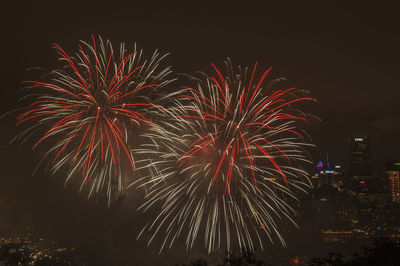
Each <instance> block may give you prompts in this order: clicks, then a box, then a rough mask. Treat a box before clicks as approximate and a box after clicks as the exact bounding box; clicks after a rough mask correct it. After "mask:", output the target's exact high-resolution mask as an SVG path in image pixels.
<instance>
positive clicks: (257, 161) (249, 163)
mask: <svg viewBox="0 0 400 266" xmlns="http://www.w3.org/2000/svg"><path fill="white" fill-rule="evenodd" d="M212 68H213V71H214V73H215V76H209V75H206V74H204V73H202V74H201V76H200V77H198V78H195V77H191V78H192V80H193V81H194V84H195V85H194V86H191V87H190V86H187V87H183V90H182V91H181V92H180V93H179V97H178V99H177V100H176V101H175V105H174V106H172V107H170V108H168V109H166V110H164V111H163V112H164V115H165V116H166V119H165V120H164V121H163V123H160V124H159V125H158V126H157V127H155V128H153V132H152V133H151V134H148V135H147V136H146V137H147V138H149V141H148V143H147V144H145V145H143V146H142V148H141V149H138V150H136V151H135V152H137V153H138V154H143V155H144V156H147V157H146V158H143V159H141V160H138V161H137V163H138V165H140V166H139V167H138V170H140V171H149V173H150V174H148V175H147V176H145V177H143V178H142V179H140V180H139V182H142V183H141V185H140V186H144V187H146V188H147V189H148V191H149V192H148V195H147V196H146V198H145V202H144V204H143V205H142V206H141V207H140V208H139V209H141V210H143V211H144V212H149V211H150V210H151V209H153V210H154V209H156V210H158V211H157V212H158V214H157V215H156V217H155V218H154V219H152V220H151V222H149V223H147V224H146V225H145V226H144V228H143V230H142V231H141V232H140V234H139V237H141V236H142V235H143V234H145V233H146V232H149V233H150V235H151V238H150V240H149V244H150V242H151V241H152V240H153V239H154V237H155V236H156V235H158V234H160V235H161V234H162V236H161V237H163V238H164V243H163V244H162V246H161V249H160V252H161V251H162V249H163V248H164V247H165V246H166V245H167V244H169V247H171V246H172V245H173V243H174V241H176V239H178V237H179V236H180V235H182V234H183V232H185V233H187V236H186V241H185V244H186V247H187V249H190V248H191V247H192V246H193V245H194V243H195V240H196V239H197V238H198V237H199V235H203V240H204V244H205V246H206V247H207V248H208V251H209V252H210V251H212V250H214V249H215V248H216V247H221V246H222V245H226V246H225V248H227V249H228V250H230V248H231V243H232V241H234V242H236V243H237V245H238V248H240V249H241V248H245V249H248V250H254V248H255V244H256V242H258V243H259V246H260V247H261V248H263V238H262V237H261V235H262V234H261V233H265V234H266V235H267V237H268V238H269V240H270V241H273V235H275V236H277V237H278V239H279V241H280V242H281V243H282V244H283V245H285V242H284V239H283V237H282V236H281V234H280V233H279V231H278V226H277V224H276V222H275V220H276V219H281V218H284V217H286V218H288V219H289V220H290V221H292V222H293V223H294V221H293V220H292V219H291V218H290V216H291V214H292V213H293V209H292V208H291V207H290V204H289V201H288V198H294V199H295V196H294V190H295V189H299V190H304V189H305V188H306V187H308V186H309V185H310V181H309V179H308V174H307V172H306V171H305V170H303V168H302V164H303V163H309V160H308V156H307V153H306V151H305V148H307V147H308V146H312V145H310V144H307V143H305V142H304V141H303V135H302V134H303V132H302V131H300V129H299V127H298V125H299V123H298V121H306V120H307V119H306V117H305V114H303V113H302V112H300V111H299V110H296V109H294V108H293V107H292V106H291V105H292V104H293V103H296V102H298V101H308V100H313V99H311V98H308V97H298V95H299V94H307V92H305V91H302V90H298V89H295V88H290V89H287V90H273V86H274V84H276V82H277V81H278V80H272V81H270V82H266V79H267V75H268V73H269V72H270V70H271V68H270V69H268V70H266V71H265V72H264V73H263V74H262V75H261V78H260V79H259V80H258V81H257V82H255V79H256V73H257V71H256V68H257V64H255V66H254V68H253V70H252V71H251V77H250V78H249V76H248V71H247V68H246V69H242V68H240V67H239V69H238V71H236V70H234V69H233V67H232V64H231V62H230V60H229V59H228V60H227V61H226V71H225V72H223V71H220V70H219V69H218V68H217V67H216V66H215V65H213V64H212ZM168 118H171V119H168ZM137 184H139V183H138V182H136V183H135V184H134V185H137ZM157 206H161V209H158V207H157Z"/></svg>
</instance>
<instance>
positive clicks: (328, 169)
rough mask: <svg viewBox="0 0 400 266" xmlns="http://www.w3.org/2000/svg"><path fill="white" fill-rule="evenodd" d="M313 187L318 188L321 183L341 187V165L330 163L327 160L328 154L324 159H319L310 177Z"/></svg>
mask: <svg viewBox="0 0 400 266" xmlns="http://www.w3.org/2000/svg"><path fill="white" fill-rule="evenodd" d="M311 179H312V183H313V186H314V187H317V188H319V187H320V186H321V185H322V184H327V185H331V186H333V187H335V188H336V189H338V190H341V189H342V185H343V181H342V179H343V175H342V170H341V166H340V165H337V164H331V163H330V162H329V157H328V154H327V155H326V161H325V162H323V161H319V162H318V164H317V165H316V168H315V174H314V175H313V176H312V177H311Z"/></svg>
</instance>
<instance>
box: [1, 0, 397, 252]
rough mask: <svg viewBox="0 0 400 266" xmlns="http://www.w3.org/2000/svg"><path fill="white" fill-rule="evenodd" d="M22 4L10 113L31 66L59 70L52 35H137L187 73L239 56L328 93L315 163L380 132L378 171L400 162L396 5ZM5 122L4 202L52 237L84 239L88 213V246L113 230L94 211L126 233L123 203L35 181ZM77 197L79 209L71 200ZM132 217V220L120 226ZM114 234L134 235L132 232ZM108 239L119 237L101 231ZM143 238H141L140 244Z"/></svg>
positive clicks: (7, 33)
mask: <svg viewBox="0 0 400 266" xmlns="http://www.w3.org/2000/svg"><path fill="white" fill-rule="evenodd" d="M13 2H14V3H12V4H10V3H7V4H3V5H2V10H3V14H2V16H1V18H0V19H1V24H0V25H1V26H0V27H1V33H2V38H1V44H0V45H1V59H2V60H1V68H2V71H1V72H0V74H1V83H0V87H1V92H2V97H1V105H0V113H5V112H7V111H9V110H11V109H13V108H15V107H17V106H18V103H17V99H18V97H19V96H20V94H18V93H17V90H18V88H20V82H21V81H22V80H25V79H28V78H29V77H31V76H29V73H27V72H26V69H27V68H29V67H35V66H40V67H45V68H50V69H51V68H53V67H56V66H57V62H56V60H55V59H56V54H55V51H54V50H53V49H51V45H52V43H53V42H57V43H59V44H60V45H61V46H62V47H64V48H65V49H66V50H67V51H70V52H74V51H75V50H76V48H77V46H76V45H77V43H78V41H79V40H89V39H90V36H91V34H92V33H93V34H95V35H97V34H100V35H101V36H103V37H104V38H108V39H110V40H111V41H112V42H113V43H117V42H120V41H124V42H126V43H127V44H132V43H133V42H137V43H138V45H139V46H140V47H143V48H144V49H145V51H148V52H149V53H150V51H152V50H154V49H160V50H161V51H162V52H170V53H171V55H170V57H169V62H170V64H172V65H173V67H174V68H175V70H176V71H178V72H192V71H195V70H199V69H201V70H209V63H210V62H215V63H216V64H222V62H223V60H224V59H225V58H226V57H227V56H229V57H231V58H232V59H233V62H234V63H236V64H242V65H253V64H254V62H255V61H258V62H259V63H260V64H261V65H262V66H264V67H265V68H266V67H269V66H272V67H273V73H272V74H273V76H274V77H285V78H287V80H288V86H289V85H295V86H296V87H298V88H303V89H307V90H309V91H310V92H311V94H312V96H314V97H315V98H316V99H317V100H318V103H317V104H310V105H309V106H307V107H306V108H307V110H308V111H310V112H312V113H314V114H315V115H317V116H319V117H320V118H321V119H322V122H321V123H317V122H313V123H312V129H311V132H310V133H311V136H312V141H313V142H314V143H315V144H316V145H317V146H318V147H317V148H316V149H315V150H314V151H313V155H314V158H313V159H314V160H319V159H320V158H321V156H323V154H324V153H326V152H329V153H330V158H331V159H332V160H335V161H338V162H339V163H343V164H345V165H346V163H347V148H348V147H347V142H346V141H347V138H349V137H351V136H370V138H371V141H372V156H373V166H374V172H375V174H377V175H379V174H381V172H382V165H383V161H384V160H391V159H397V156H398V154H397V153H398V148H399V147H400V138H399V137H398V136H399V133H400V110H399V104H398V101H399V98H400V90H399V84H400V75H399V74H400V34H399V26H400V23H399V19H398V10H399V8H398V6H396V5H395V4H394V3H395V1H393V2H391V1H382V2H383V3H382V2H379V3H378V1H374V2H368V1H260V2H258V1H257V2H256V1H237V3H235V4H233V3H229V2H228V3H226V4H222V3H221V1H214V2H211V3H206V2H204V1H203V2H196V1H186V4H180V5H178V4H171V3H170V2H169V1H163V2H164V3H163V4H159V3H156V2H154V1H126V2H119V1H81V2H74V1H51V2H50V1H49V2H43V1H13ZM232 2H233V1H232ZM1 127H2V130H1V132H0V134H1V143H0V144H1V146H0V151H1V162H2V163H1V164H2V168H3V169H4V170H3V174H2V176H1V179H0V198H1V197H3V195H4V197H5V198H7V199H10V200H12V199H17V200H18V201H19V203H20V204H19V205H18V206H20V207H19V208H20V209H18V210H19V212H20V214H15V217H19V218H18V219H28V220H30V221H31V222H32V223H36V224H40V223H41V222H42V220H47V221H48V222H47V223H46V222H45V223H44V224H45V226H44V227H46V226H48V228H50V229H49V232H50V233H49V234H50V235H51V237H54V238H60V239H63V237H62V236H63V234H60V233H59V231H62V230H61V228H64V227H65V226H72V228H74V229H71V230H68V229H66V231H65V232H70V231H74V230H75V231H76V232H79V234H78V233H75V234H77V236H76V237H77V238H79V236H81V235H82V234H81V233H82V230H80V231H79V230H78V228H80V225H78V224H77V222H72V223H73V224H72V225H71V224H70V223H69V222H67V221H69V220H82V221H83V222H82V223H83V225H82V227H84V228H88V233H87V234H88V237H87V238H84V237H80V238H81V239H86V240H85V241H86V242H84V244H82V245H88V243H90V241H89V240H87V239H88V238H93V237H94V236H95V235H96V232H97V231H96V230H97V229H98V230H100V231H104V230H103V229H100V227H101V226H100V225H96V223H95V222H94V220H95V219H102V220H106V221H108V222H110V223H111V224H112V225H111V226H110V228H108V230H109V231H107V232H113V233H115V232H117V231H118V229H117V228H119V225H118V223H117V222H115V221H114V220H113V219H112V215H114V213H112V212H115V213H118V212H120V211H121V212H122V209H124V208H122V207H121V209H118V208H117V209H115V210H103V209H101V208H99V209H101V211H100V210H98V211H96V208H93V206H92V205H91V204H92V203H90V202H85V201H83V200H82V199H81V198H79V197H75V196H73V195H71V194H73V193H74V192H73V191H64V189H63V188H62V184H61V182H58V181H59V180H56V179H54V178H50V177H46V176H43V177H42V176H34V177H32V176H31V172H32V170H33V167H34V164H35V162H36V160H37V155H33V153H31V152H30V151H29V149H28V148H19V147H17V146H16V145H12V146H8V147H6V144H7V142H8V141H9V140H10V138H11V137H12V136H13V135H14V134H15V128H14V126H13V122H12V121H10V119H3V120H2V121H1ZM35 156H36V157H35ZM46 192H48V193H49V194H48V195H47V194H46ZM50 196H51V197H52V200H51V201H49V200H48V197H50ZM71 201H72V203H73V205H75V206H79V205H81V207H78V208H75V207H72V206H70V204H69V203H70V202H71ZM57 206H59V207H60V208H57ZM34 207H36V208H37V209H35V208H34ZM55 209H57V211H54V215H58V216H60V215H61V218H55V216H54V215H53V214H52V210H55ZM34 210H37V212H36V211H34ZM88 210H91V211H90V213H88V212H89V211H88ZM22 213H23V214H22ZM63 215H64V216H63ZM81 215H82V217H83V218H82V219H79V217H81ZM126 215H128V214H126ZM129 215H131V214H129ZM129 215H128V216H129ZM132 215H133V216H134V214H132ZM132 215H131V216H129V217H131V218H132ZM21 217H23V218H21ZM10 219H11V218H10ZM15 219H17V218H15ZM132 219H133V218H132ZM91 223H93V224H94V227H93V228H92V227H91V226H90V225H91ZM55 224H57V226H55ZM102 224H103V225H104V227H107V226H106V225H105V222H104V223H102ZM128 224H129V223H128V222H126V221H125V222H123V225H122V227H123V228H126V227H128ZM0 225H1V224H0ZM96 228H97V229H96ZM133 232H134V229H132V234H133ZM115 234H120V235H123V237H122V238H124V241H128V237H127V236H125V235H124V233H123V232H117V233H115ZM68 235H69V236H70V237H69V238H68V239H69V240H68V241H70V242H71V243H72V242H73V237H72V236H71V234H68ZM72 235H73V236H75V235H74V234H72ZM106 235H107V236H109V235H112V234H111V233H110V234H106V233H104V234H103V235H102V236H104V237H106ZM134 238H135V237H134V236H132V241H133V242H135V241H134ZM64 239H65V238H64ZM113 239H114V241H116V240H115V239H117V238H116V237H115V236H114V238H113ZM141 245H143V243H136V242H135V243H134V244H131V245H130V247H139V246H141ZM116 247H118V245H114V244H113V243H111V244H110V246H107V247H103V248H104V249H105V250H106V249H107V250H108V251H109V252H111V253H112V252H113V251H110V249H112V248H115V249H117V248H116ZM181 249H182V247H179V250H181ZM119 252H122V251H120V250H119ZM125 252H128V250H126V251H125ZM117 253H118V252H117ZM165 256H168V255H165ZM171 256H172V255H171ZM190 256H194V255H193V253H191V255H190ZM127 258H128V256H127Z"/></svg>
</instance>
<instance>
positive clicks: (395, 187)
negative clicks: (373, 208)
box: [385, 162, 400, 202]
mask: <svg viewBox="0 0 400 266" xmlns="http://www.w3.org/2000/svg"><path fill="white" fill-rule="evenodd" d="M385 172H386V176H387V177H388V178H389V186H390V194H391V196H392V197H391V198H392V201H393V202H400V163H399V162H386V166H385Z"/></svg>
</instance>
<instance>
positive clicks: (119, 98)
mask: <svg viewBox="0 0 400 266" xmlns="http://www.w3.org/2000/svg"><path fill="white" fill-rule="evenodd" d="M54 48H55V49H56V51H57V54H58V55H59V60H60V61H61V62H62V63H63V68H62V69H57V70H53V71H50V72H48V73H46V75H45V76H44V77H43V80H44V81H25V82H23V83H24V85H25V88H24V89H25V90H26V92H27V95H25V96H24V97H23V98H24V99H25V100H26V98H27V99H28V100H29V101H30V103H31V104H30V106H29V107H28V108H27V110H26V111H25V112H23V113H22V114H20V115H19V116H18V118H17V125H18V126H20V125H21V124H23V125H25V126H26V128H25V129H24V130H23V131H22V133H21V134H20V135H19V136H18V137H17V139H18V140H22V142H24V141H26V140H27V139H30V138H36V140H35V144H34V145H33V148H36V146H38V145H39V144H42V143H46V144H42V146H43V147H45V149H46V151H47V152H46V154H45V156H44V161H45V162H48V163H49V165H50V169H51V171H52V172H57V171H61V169H64V171H65V172H66V173H65V175H66V181H68V180H70V179H71V178H73V177H81V178H82V183H81V189H82V187H84V186H85V184H86V187H87V188H88V190H89V196H90V195H94V194H96V193H99V192H100V191H102V193H103V192H104V193H106V194H107V197H108V201H109V202H110V201H111V200H112V199H115V198H117V197H118V196H119V195H120V194H121V193H122V192H123V190H124V182H123V180H124V178H126V176H127V175H129V174H131V173H132V171H133V170H134V168H135V160H134V156H133V154H132V152H131V149H132V147H131V145H130V144H131V143H132V138H134V137H135V136H133V134H132V132H135V128H138V127H149V126H150V127H151V126H152V125H151V121H150V120H149V118H148V117H147V110H149V109H151V108H154V107H155V104H154V102H153V101H152V100H153V98H151V97H153V96H154V95H157V93H156V92H157V91H159V90H160V89H161V88H162V87H163V86H165V85H166V84H168V83H169V82H170V81H171V80H170V79H168V75H169V74H170V72H171V70H170V67H165V68H164V67H161V66H160V65H161V63H162V62H163V59H164V58H165V56H166V55H160V54H159V53H158V52H157V51H155V52H154V53H153V55H152V56H151V57H150V58H148V59H145V58H144V56H143V52H142V50H138V49H136V45H135V46H134V49H133V50H132V51H131V52H129V51H128V50H127V49H126V47H125V44H124V43H121V44H120V46H119V47H118V48H119V49H117V50H114V49H113V47H112V45H111V42H110V41H108V40H107V41H103V39H102V38H101V37H99V38H98V41H97V42H96V40H95V38H94V37H93V35H92V40H91V41H90V42H89V43H86V42H83V41H81V43H80V44H79V45H78V48H79V49H78V52H76V53H75V55H74V56H69V55H68V54H67V53H66V52H65V51H64V50H63V48H61V47H60V46H59V45H58V44H54ZM149 95H150V96H149ZM136 134H137V133H136Z"/></svg>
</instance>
